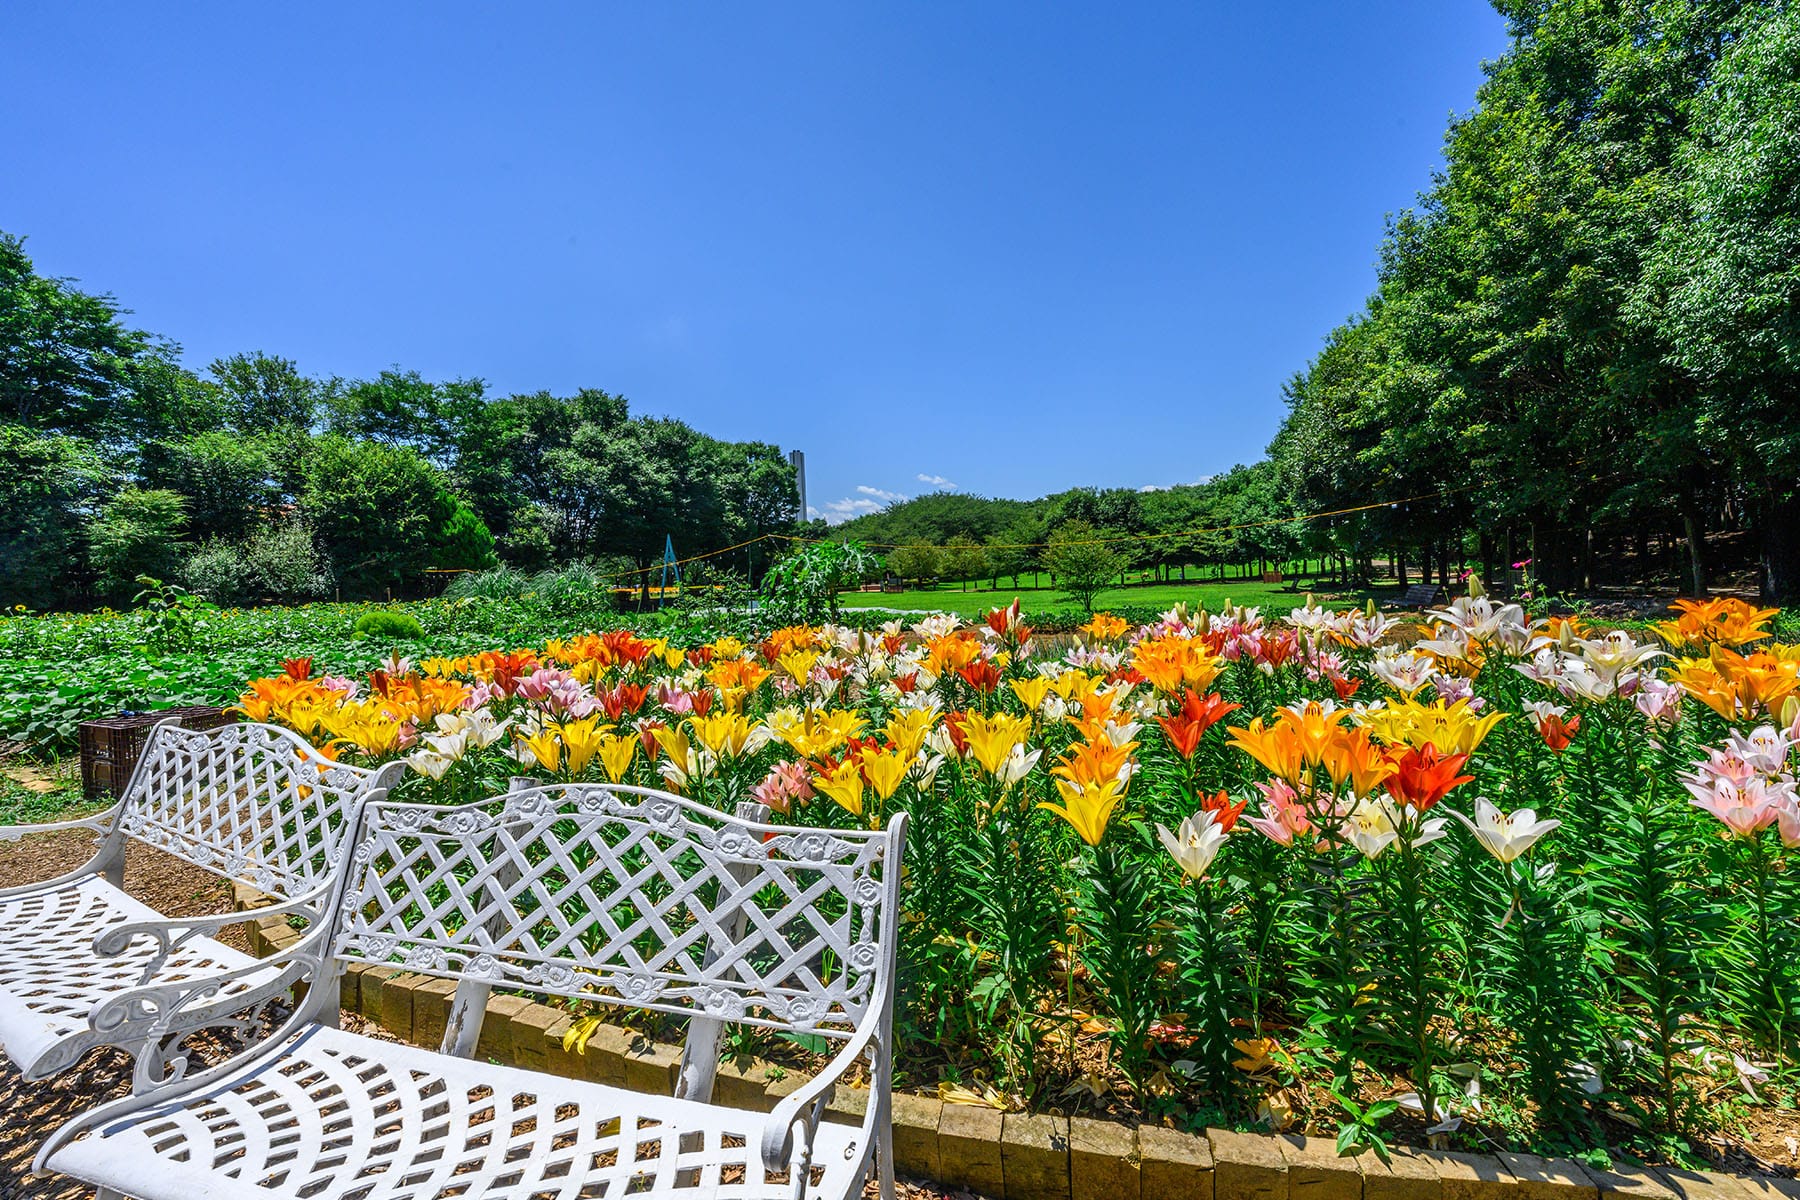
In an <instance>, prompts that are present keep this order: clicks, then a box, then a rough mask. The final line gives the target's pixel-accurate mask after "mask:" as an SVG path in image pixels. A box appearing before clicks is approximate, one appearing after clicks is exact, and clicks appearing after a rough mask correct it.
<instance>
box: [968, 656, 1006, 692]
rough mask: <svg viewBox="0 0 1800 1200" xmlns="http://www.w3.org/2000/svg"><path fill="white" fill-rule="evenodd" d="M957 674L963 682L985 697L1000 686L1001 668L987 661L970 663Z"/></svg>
mask: <svg viewBox="0 0 1800 1200" xmlns="http://www.w3.org/2000/svg"><path fill="white" fill-rule="evenodd" d="M957 674H958V675H961V676H962V677H963V682H965V683H967V684H968V685H969V686H970V687H972V688H974V689H975V690H976V691H978V692H980V693H981V694H982V695H984V696H985V695H987V694H988V693H990V692H992V691H993V690H994V689H995V688H997V687H999V686H1000V668H999V667H996V666H995V665H994V664H993V663H991V662H988V661H987V660H986V659H982V660H981V661H979V662H972V663H970V664H969V665H968V666H966V667H964V668H963V669H962V670H960V671H958V672H957Z"/></svg>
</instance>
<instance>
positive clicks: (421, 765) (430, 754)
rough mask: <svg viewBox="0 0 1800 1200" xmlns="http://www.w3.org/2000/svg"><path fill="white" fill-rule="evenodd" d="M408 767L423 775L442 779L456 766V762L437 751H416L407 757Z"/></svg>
mask: <svg viewBox="0 0 1800 1200" xmlns="http://www.w3.org/2000/svg"><path fill="white" fill-rule="evenodd" d="M406 765H407V766H409V767H411V768H412V769H413V770H415V771H417V772H418V773H419V774H421V775H427V776H430V777H431V778H432V779H442V778H443V777H444V776H445V775H446V774H447V773H448V772H449V770H450V768H451V767H452V766H454V765H456V760H455V759H454V758H452V757H450V756H449V755H448V754H439V753H438V752H437V751H435V750H415V751H414V752H413V753H411V754H409V755H407V756H406Z"/></svg>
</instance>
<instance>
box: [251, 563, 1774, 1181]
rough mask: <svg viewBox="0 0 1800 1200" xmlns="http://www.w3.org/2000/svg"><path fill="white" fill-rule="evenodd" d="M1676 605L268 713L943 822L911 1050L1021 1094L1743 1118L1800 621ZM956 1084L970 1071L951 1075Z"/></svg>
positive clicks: (1412, 1117) (480, 688) (1503, 1129)
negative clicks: (1779, 632) (1587, 622)
mask: <svg viewBox="0 0 1800 1200" xmlns="http://www.w3.org/2000/svg"><path fill="white" fill-rule="evenodd" d="M1678 610H1679V611H1678V613H1677V615H1676V616H1675V617H1674V618H1673V619H1672V620H1670V621H1667V622H1664V623H1662V624H1660V625H1658V626H1656V627H1655V632H1656V635H1657V636H1656V640H1654V641H1646V642H1640V641H1637V640H1634V639H1633V637H1631V636H1630V635H1628V634H1625V633H1617V632H1615V633H1610V634H1598V633H1591V632H1590V631H1588V630H1584V629H1583V628H1582V627H1581V625H1580V624H1579V623H1577V622H1575V621H1572V620H1557V619H1549V620H1537V621H1532V620H1528V619H1527V617H1526V615H1525V614H1524V613H1523V612H1522V611H1521V610H1520V609H1519V608H1518V607H1516V606H1511V605H1506V606H1500V605H1496V604H1493V603H1491V602H1490V601H1489V600H1488V599H1486V598H1485V597H1481V596H1474V597H1469V598H1464V599H1460V600H1458V601H1456V602H1455V603H1454V604H1452V605H1450V606H1449V607H1448V608H1446V609H1443V610H1440V611H1437V612H1434V613H1432V614H1430V616H1429V618H1428V619H1427V621H1426V622H1425V623H1424V625H1423V626H1420V627H1417V628H1414V627H1413V626H1412V625H1411V624H1410V623H1408V624H1406V625H1400V624H1397V622H1396V621H1395V620H1394V619H1392V618H1388V617H1384V616H1380V615H1377V614H1375V613H1374V612H1373V611H1368V612H1357V611H1354V610H1353V611H1350V612H1346V613H1333V612H1329V611H1326V610H1324V609H1321V608H1318V607H1315V606H1313V605H1311V604H1310V603H1309V604H1308V605H1306V606H1305V607H1301V608H1297V609H1295V610H1293V611H1292V612H1290V613H1288V614H1287V615H1286V616H1285V617H1281V618H1279V619H1276V618H1271V617H1267V616H1265V615H1264V614H1261V613H1259V612H1257V611H1256V610H1253V609H1232V610H1228V611H1224V612H1219V613H1207V612H1200V611H1193V612H1190V611H1185V610H1182V609H1176V610H1174V611H1171V612H1169V613H1167V614H1165V615H1164V616H1163V617H1162V619H1161V620H1159V621H1156V622H1154V623H1151V624H1147V625H1143V626H1140V627H1136V628H1132V627H1129V626H1128V625H1127V624H1126V623H1125V622H1124V621H1122V620H1119V619H1116V618H1112V617H1109V616H1106V615H1101V616H1098V617H1095V618H1094V619H1093V620H1092V622H1090V623H1089V624H1088V625H1087V626H1085V627H1084V628H1083V629H1082V630H1081V633H1080V636H1079V638H1078V639H1077V640H1076V641H1075V642H1074V644H1073V646H1072V647H1064V646H1059V647H1058V648H1057V650H1055V651H1049V650H1045V651H1042V652H1040V643H1041V642H1042V641H1043V639H1040V638H1035V637H1034V636H1033V632H1032V630H1031V628H1030V627H1029V625H1028V624H1027V623H1026V622H1025V620H1024V619H1023V617H1022V614H1021V613H1020V612H1019V609H1018V606H1017V605H1016V604H1015V605H1014V606H1012V607H1011V608H1008V609H1001V610H996V611H994V612H993V613H991V614H990V615H989V617H988V619H987V620H986V621H985V622H984V623H979V624H975V625H968V624H963V623H961V622H959V621H957V620H956V619H955V618H951V617H933V618H930V619H928V620H925V621H921V622H919V623H918V624H916V625H914V626H912V627H911V628H902V627H901V625H900V624H899V623H897V622H896V623H894V624H892V625H889V626H887V627H886V628H884V629H881V630H879V631H863V630H854V629H846V628H836V627H831V626H825V627H794V628H788V629H782V630H778V631H776V632H774V633H773V634H771V635H770V636H769V637H768V638H766V639H765V640H763V641H761V642H759V643H755V644H746V643H744V642H742V641H739V640H736V639H733V638H720V639H718V640H715V641H712V642H710V643H707V644H704V645H692V646H678V645H672V644H670V643H669V642H667V641H664V640H660V639H654V638H651V639H646V638H643V637H640V636H638V635H636V634H633V633H631V632H629V631H624V630H619V631H614V632H610V633H606V634H590V635H584V636H580V637H574V638H569V639H562V640H551V641H549V642H548V643H547V644H545V645H543V646H542V647H539V648H533V649H512V650H493V651H487V652H483V653H478V654H473V655H469V656H466V657H460V658H454V659H451V658H427V659H424V660H423V661H421V662H417V663H414V662H411V661H408V660H405V659H391V660H390V661H388V662H386V663H384V664H382V666H381V667H379V668H378V669H376V670H374V671H371V672H369V673H368V675H367V677H366V678H363V679H351V678H347V677H343V676H320V677H315V676H314V674H313V672H312V670H311V664H310V663H308V662H306V661H304V660H297V661H293V662H290V663H289V664H287V669H286V672H285V673H284V674H282V675H278V676H275V677H272V678H267V679H258V680H254V681H252V682H251V684H250V686H249V690H248V692H247V693H246V694H245V696H244V697H243V699H242V702H241V705H242V708H243V711H244V712H245V713H246V714H247V715H249V716H250V717H252V718H254V719H258V720H273V721H277V722H280V723H282V724H286V725H288V726H291V727H292V728H294V729H296V730H298V731H300V732H301V733H303V734H305V735H306V736H308V737H309V738H310V739H312V740H313V741H314V742H315V743H316V744H318V745H319V746H320V747H321V748H322V749H324V750H325V751H326V752H327V753H330V754H333V755H342V756H346V757H352V758H356V759H358V760H361V761H385V760H389V759H392V758H395V757H404V758H405V759H406V761H407V762H408V763H409V764H410V765H411V767H412V768H413V770H412V772H411V773H410V774H409V777H408V780H407V782H406V784H405V785H404V786H403V793H404V794H405V795H407V796H408V797H409V798H412V799H432V800H437V801H441V802H445V803H450V802H462V801H467V800H473V799H477V798H480V797H482V796H485V795H489V794H492V793H494V792H496V791H499V790H501V789H503V788H504V786H505V781H506V779H507V777H508V776H510V775H515V774H524V775H529V776H534V777H537V778H543V779H562V780H568V779H581V780H611V781H614V782H622V783H633V784H643V785H653V786H659V787H664V788H668V789H672V790H675V791H678V792H681V793H683V794H686V795H689V796H692V797H694V798H695V799H698V800H701V801H703V802H706V803H709V804H712V805H715V806H720V807H725V808H729V807H731V805H732V804H734V803H736V802H740V801H745V800H755V801H760V802H761V803H763V804H766V805H767V806H768V807H769V808H770V809H772V810H773V811H774V812H775V813H776V814H777V816H776V817H775V819H776V820H780V821H787V822H792V823H799V824H809V825H830V824H841V823H844V822H847V821H848V822H860V823H876V822H880V821H882V820H883V819H884V818H885V817H886V816H887V815H888V814H890V813H892V812H894V811H897V810H900V809H905V810H906V811H908V812H910V813H911V814H912V816H913V826H912V829H913V832H912V834H911V839H910V845H909V852H908V860H909V861H908V864H907V866H908V876H907V910H908V920H907V924H906V926H905V929H904V942H903V946H902V964H903V974H904V991H903V1008H902V1012H901V1014H900V1024H901V1029H902V1036H903V1039H904V1044H903V1047H902V1053H901V1059H900V1061H901V1069H902V1073H903V1079H905V1078H910V1080H911V1081H912V1082H914V1083H918V1082H930V1081H932V1080H934V1079H943V1080H946V1081H956V1082H955V1083H954V1085H953V1086H955V1087H957V1088H959V1089H960V1090H961V1091H962V1092H964V1093H968V1094H970V1095H973V1096H975V1097H980V1098H985V1099H987V1100H989V1101H991V1102H994V1103H997V1104H1008V1103H1015V1104H1016V1103H1026V1104H1032V1103H1036V1104H1045V1103H1057V1104H1059V1105H1062V1106H1065V1107H1066V1106H1068V1105H1070V1104H1077V1105H1082V1106H1091V1107H1093V1108H1096V1109H1100V1110H1110V1111H1115V1112H1118V1111H1124V1112H1126V1113H1136V1114H1139V1115H1142V1116H1145V1117H1149V1118H1163V1117H1173V1118H1174V1119H1176V1120H1177V1121H1186V1122H1189V1123H1192V1122H1195V1121H1199V1120H1211V1121H1218V1120H1234V1119H1250V1118H1253V1117H1256V1116H1258V1115H1260V1116H1261V1117H1262V1118H1263V1119H1264V1120H1267V1121H1269V1122H1271V1123H1273V1124H1275V1125H1277V1126H1280V1127H1287V1126H1289V1125H1291V1124H1296V1123H1297V1124H1304V1125H1306V1126H1307V1127H1310V1128H1313V1129H1315V1130H1317V1129H1320V1128H1336V1129H1338V1130H1339V1134H1340V1143H1341V1144H1342V1145H1344V1146H1345V1147H1346V1148H1352V1147H1355V1146H1357V1145H1361V1144H1368V1143H1379V1142H1380V1141H1382V1140H1383V1139H1385V1138H1387V1137H1390V1136H1392V1135H1393V1133H1394V1132H1395V1131H1396V1130H1397V1129H1401V1128H1406V1129H1408V1130H1410V1131H1413V1132H1416V1131H1417V1130H1418V1129H1419V1128H1423V1129H1424V1130H1425V1131H1426V1132H1427V1133H1428V1134H1429V1135H1431V1136H1432V1137H1433V1138H1434V1139H1436V1140H1439V1141H1444V1140H1446V1139H1447V1140H1449V1141H1451V1142H1452V1143H1454V1142H1457V1141H1459V1140H1471V1141H1473V1140H1491V1139H1501V1140H1504V1141H1507V1142H1510V1143H1511V1144H1520V1143H1528V1144H1536V1145H1546V1144H1549V1145H1564V1146H1566V1145H1595V1144H1600V1143H1601V1142H1603V1141H1612V1142H1618V1141H1621V1140H1635V1141H1637V1142H1657V1141H1661V1142H1662V1143H1663V1144H1664V1147H1665V1148H1666V1147H1667V1145H1668V1144H1670V1143H1672V1142H1674V1141H1677V1140H1679V1139H1681V1138H1688V1139H1693V1138H1696V1137H1703V1136H1711V1135H1714V1134H1717V1133H1721V1132H1722V1133H1725V1134H1730V1133H1732V1132H1734V1130H1735V1129H1736V1127H1737V1126H1738V1124H1739V1122H1741V1121H1742V1120H1743V1118H1744V1117H1745V1115H1746V1113H1747V1111H1748V1108H1747V1106H1749V1105H1752V1104H1762V1103H1771V1102H1779V1103H1782V1104H1785V1103H1786V1099H1787V1097H1788V1095H1789V1083H1790V1077H1789V1071H1790V1069H1791V1063H1790V1049H1791V1039H1792V1038H1793V1037H1794V1035H1795V1033H1796V1032H1797V1030H1800V1021H1797V1020H1796V1009H1795V1006H1796V987H1795V983H1796V976H1797V974H1800V967H1797V964H1796V962H1795V961H1794V960H1795V953H1794V951H1795V949H1796V944H1797V942H1796V937H1795V925H1794V922H1795V919H1796V917H1800V889H1796V888H1795V886H1794V874H1795V872H1794V870H1793V869H1792V864H1791V861H1790V857H1789V855H1790V851H1791V850H1792V849H1793V848H1795V847H1796V846H1800V799H1797V797H1796V791H1795V779H1794V767H1795V761H1796V750H1795V747H1796V743H1797V742H1800V647H1795V646H1784V645H1779V644H1775V643H1774V642H1773V641H1772V639H1770V637H1769V636H1768V634H1767V632H1766V630H1767V621H1768V619H1769V618H1770V617H1771V616H1773V615H1774V614H1773V612H1772V611H1759V610H1755V609H1752V608H1749V607H1748V606H1746V605H1744V604H1742V603H1741V602H1738V601H1732V600H1719V601H1711V602H1707V603H1704V604H1699V603H1686V602H1684V603H1683V604H1681V605H1679V606H1678ZM947 1086H952V1085H949V1084H947Z"/></svg>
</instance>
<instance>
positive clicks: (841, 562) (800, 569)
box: [763, 542, 880, 624]
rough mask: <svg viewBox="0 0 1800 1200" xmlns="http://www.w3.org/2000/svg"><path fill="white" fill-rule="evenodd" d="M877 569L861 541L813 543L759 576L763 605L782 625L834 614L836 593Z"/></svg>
mask: <svg viewBox="0 0 1800 1200" xmlns="http://www.w3.org/2000/svg"><path fill="white" fill-rule="evenodd" d="M879 568H880V560H879V559H877V558H876V557H875V556H874V555H873V554H871V553H869V551H868V550H866V549H865V548H864V547H863V544H862V543H861V542H814V543H812V544H810V545H803V546H800V547H799V548H797V549H796V550H794V551H793V552H792V553H790V554H788V555H786V556H785V557H783V558H782V559H781V560H780V561H779V562H777V563H776V564H775V565H774V566H773V567H770V568H769V573H768V574H767V575H765V576H763V595H764V596H765V597H767V599H766V600H765V602H764V606H765V607H766V608H767V609H768V610H769V614H770V617H771V618H772V619H774V620H777V621H780V622H782V623H783V624H797V623H801V622H808V621H818V620H820V619H822V618H824V617H826V616H827V615H829V616H831V617H832V618H834V619H835V618H836V617H837V615H838V599H837V598H838V593H839V592H841V591H843V590H844V589H845V588H849V587H855V586H856V585H857V584H858V583H861V582H862V580H863V578H864V576H866V575H869V574H871V573H873V572H875V571H876V570H878V569H879Z"/></svg>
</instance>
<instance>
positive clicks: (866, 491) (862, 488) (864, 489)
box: [856, 483, 907, 504]
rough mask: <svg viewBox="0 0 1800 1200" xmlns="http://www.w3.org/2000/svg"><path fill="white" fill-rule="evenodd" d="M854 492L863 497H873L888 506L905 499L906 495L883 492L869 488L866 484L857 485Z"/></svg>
mask: <svg viewBox="0 0 1800 1200" xmlns="http://www.w3.org/2000/svg"><path fill="white" fill-rule="evenodd" d="M856 490H857V491H858V492H861V493H862V494H863V495H865V496H873V497H875V499H877V500H881V501H885V502H886V503H889V504H892V503H894V502H895V501H897V500H905V499H906V498H907V497H906V494H905V493H904V492H884V491H882V490H881V489H880V488H876V487H870V486H869V485H868V484H866V483H859V484H857V485H856Z"/></svg>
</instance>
